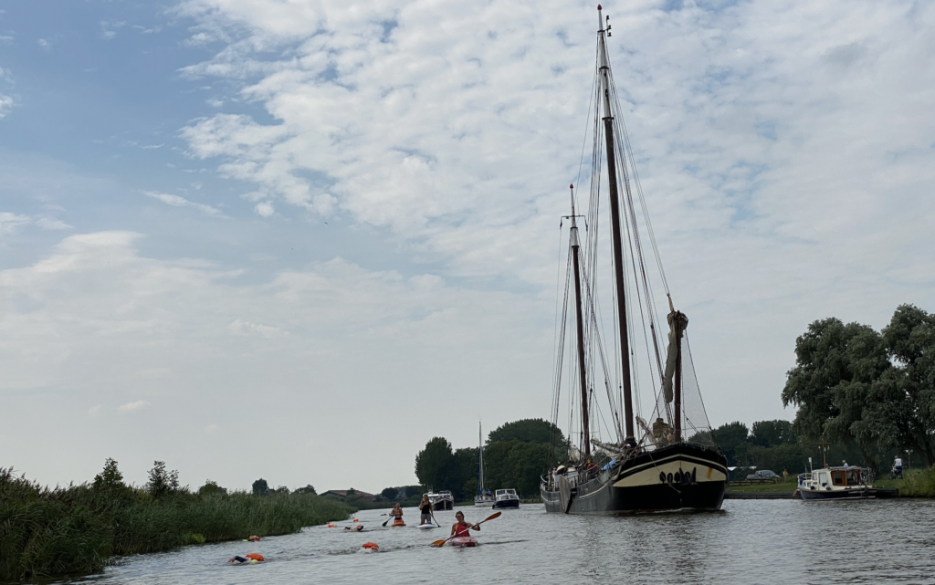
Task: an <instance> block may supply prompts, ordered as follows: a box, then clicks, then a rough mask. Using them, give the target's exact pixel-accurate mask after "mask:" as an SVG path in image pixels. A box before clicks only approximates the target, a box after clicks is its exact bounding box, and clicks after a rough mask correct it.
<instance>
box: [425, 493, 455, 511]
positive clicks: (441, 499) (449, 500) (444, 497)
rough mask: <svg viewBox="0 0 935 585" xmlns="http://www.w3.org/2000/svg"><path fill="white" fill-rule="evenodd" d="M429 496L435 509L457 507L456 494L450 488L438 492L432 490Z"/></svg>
mask: <svg viewBox="0 0 935 585" xmlns="http://www.w3.org/2000/svg"><path fill="white" fill-rule="evenodd" d="M428 497H429V502H431V503H432V509H433V510H453V509H454V507H455V499H454V496H452V495H451V492H450V491H448V490H441V491H439V492H438V493H435V492H431V491H430V492H429V493H428Z"/></svg>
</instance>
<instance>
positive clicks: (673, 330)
mask: <svg viewBox="0 0 935 585" xmlns="http://www.w3.org/2000/svg"><path fill="white" fill-rule="evenodd" d="M666 320H667V321H668V322H669V352H668V354H667V355H666V374H665V377H663V379H662V391H663V393H664V394H665V397H666V402H672V399H673V394H672V378H673V376H675V367H676V364H678V361H679V347H681V345H682V335H683V334H684V333H685V329H686V328H688V317H687V316H686V315H685V313H683V312H681V311H672V312H671V313H669V315H668V316H667V317H666Z"/></svg>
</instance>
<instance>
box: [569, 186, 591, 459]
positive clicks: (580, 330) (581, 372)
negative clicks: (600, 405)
mask: <svg viewBox="0 0 935 585" xmlns="http://www.w3.org/2000/svg"><path fill="white" fill-rule="evenodd" d="M568 188H569V189H571V216H570V218H571V236H570V238H571V243H570V247H571V257H572V264H573V266H574V270H575V329H576V333H577V340H578V380H579V382H580V384H581V429H582V431H583V437H582V438H583V440H584V459H585V461H590V460H591V424H590V421H589V420H588V415H589V412H588V410H589V409H588V380H587V373H586V372H585V369H584V319H583V318H582V317H581V303H582V299H581V268H580V264H579V260H578V256H579V254H578V248H579V247H580V246H579V244H578V226H577V225H575V191H574V189H575V186H574V185H569V186H568Z"/></svg>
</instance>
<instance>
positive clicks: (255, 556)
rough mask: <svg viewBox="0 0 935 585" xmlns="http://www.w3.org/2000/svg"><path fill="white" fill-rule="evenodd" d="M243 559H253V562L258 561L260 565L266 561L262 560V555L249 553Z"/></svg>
mask: <svg viewBox="0 0 935 585" xmlns="http://www.w3.org/2000/svg"><path fill="white" fill-rule="evenodd" d="M244 557H246V558H248V559H253V560H254V561H258V562H261V563H262V562H263V561H265V560H266V559H264V558H263V555H261V554H257V553H250V554H248V555H244Z"/></svg>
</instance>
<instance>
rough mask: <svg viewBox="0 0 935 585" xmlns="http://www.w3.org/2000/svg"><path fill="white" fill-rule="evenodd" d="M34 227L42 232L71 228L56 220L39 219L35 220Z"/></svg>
mask: <svg viewBox="0 0 935 585" xmlns="http://www.w3.org/2000/svg"><path fill="white" fill-rule="evenodd" d="M36 225H37V226H39V227H40V228H42V229H44V230H70V229H72V226H70V225H68V224H67V223H65V222H64V221H61V220H58V219H51V218H48V217H40V218H39V219H37V220H36Z"/></svg>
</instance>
